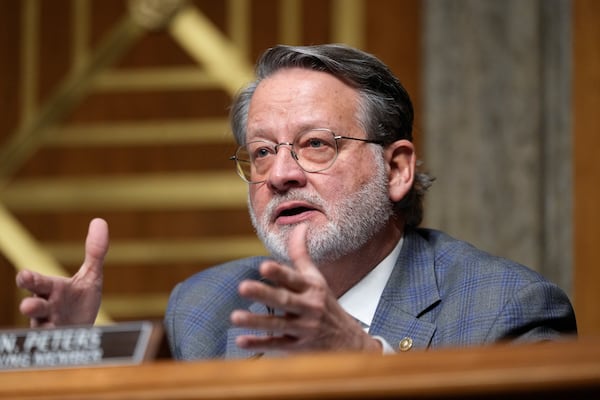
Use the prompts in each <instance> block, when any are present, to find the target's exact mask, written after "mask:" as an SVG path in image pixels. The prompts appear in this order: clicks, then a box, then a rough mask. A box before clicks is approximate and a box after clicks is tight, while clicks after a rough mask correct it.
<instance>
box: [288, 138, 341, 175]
mask: <svg viewBox="0 0 600 400" xmlns="http://www.w3.org/2000/svg"><path fill="white" fill-rule="evenodd" d="M294 151H295V152H296V155H297V156H298V160H297V161H298V164H299V165H300V166H301V167H302V169H304V170H305V171H306V172H317V171H322V170H324V169H327V168H329V167H330V166H331V164H333V162H334V161H335V158H336V156H337V143H336V141H335V139H334V135H333V132H331V131H330V130H327V129H313V130H310V131H306V132H303V133H302V134H300V135H299V136H298V137H297V138H296V140H295V141H294Z"/></svg>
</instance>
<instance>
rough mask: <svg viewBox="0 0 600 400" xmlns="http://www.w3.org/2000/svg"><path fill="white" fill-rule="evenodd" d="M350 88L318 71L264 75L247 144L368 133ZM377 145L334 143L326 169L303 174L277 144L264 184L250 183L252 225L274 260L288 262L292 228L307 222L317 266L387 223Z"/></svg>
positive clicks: (388, 203) (359, 243)
mask: <svg viewBox="0 0 600 400" xmlns="http://www.w3.org/2000/svg"><path fill="white" fill-rule="evenodd" d="M358 106H359V97H358V93H357V92H356V90H355V89H353V88H351V87H349V86H347V85H346V84H344V83H343V82H342V81H340V80H338V79H337V78H335V77H333V76H331V75H329V74H327V73H323V72H317V71H311V70H305V69H299V68H293V69H284V70H281V71H279V72H277V73H275V74H274V75H272V76H271V77H269V78H267V79H265V80H263V81H262V82H261V83H260V84H259V86H258V88H257V89H256V92H255V93H254V96H253V98H252V101H251V104H250V109H249V113H248V127H247V138H246V139H247V142H250V141H253V140H266V141H269V142H272V143H282V142H287V143H291V142H293V141H294V138H295V137H296V136H297V135H298V134H299V133H300V132H302V131H304V130H306V129H307V128H328V129H331V130H332V131H333V132H335V134H337V135H343V136H351V137H357V138H366V133H365V132H364V130H363V128H362V127H361V125H360V124H359V121H358V120H357V115H358ZM381 151H382V150H381V148H380V147H378V146H377V145H374V144H367V143H364V142H359V141H353V140H339V141H338V157H337V159H336V161H335V163H334V164H333V165H332V166H331V167H330V168H329V169H327V170H325V171H321V172H315V173H308V172H305V171H304V170H302V168H300V166H299V165H298V164H297V163H296V161H295V160H294V159H293V157H292V155H291V153H290V151H289V146H282V147H280V148H279V151H278V153H277V155H275V156H274V157H275V161H274V163H273V165H272V167H271V169H270V170H269V172H268V174H267V177H266V181H265V182H263V183H260V184H250V185H249V197H248V202H249V210H250V215H251V218H252V222H253V224H254V227H255V229H256V230H257V233H258V235H259V237H260V238H261V240H262V241H263V242H264V243H265V246H266V247H267V248H268V249H269V251H270V252H271V253H272V254H273V256H274V257H276V258H278V259H280V260H283V261H287V242H288V236H289V233H290V231H291V230H292V229H293V228H294V227H295V226H297V225H298V224H300V223H306V224H308V225H309V229H308V234H307V242H308V243H307V245H308V249H309V254H310V255H311V258H312V259H313V261H314V262H315V263H317V264H320V263H325V262H331V261H335V260H337V259H339V258H340V257H342V256H344V255H346V254H350V253H351V252H353V251H356V250H358V249H360V248H361V247H362V246H363V245H365V244H366V243H367V242H368V240H369V239H370V238H371V237H372V235H373V234H374V233H376V232H378V231H379V230H380V229H382V228H383V226H384V225H385V224H386V223H387V222H388V220H389V218H390V216H391V215H392V204H391V201H390V200H389V196H388V189H387V172H386V171H387V169H386V166H385V163H384V162H383V159H382V157H381Z"/></svg>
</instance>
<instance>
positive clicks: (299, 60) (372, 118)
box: [230, 44, 433, 226]
mask: <svg viewBox="0 0 600 400" xmlns="http://www.w3.org/2000/svg"><path fill="white" fill-rule="evenodd" d="M284 68H304V69H310V70H314V71H321V72H326V73H329V74H331V75H333V76H335V77H336V78H338V79H340V80H341V81H343V82H344V83H346V84H347V85H349V86H350V87H352V88H355V89H356V90H357V92H358V94H359V98H360V105H359V115H358V116H357V117H358V120H359V121H360V123H361V124H362V126H363V128H364V130H365V132H367V135H368V137H369V139H373V140H378V141H381V142H383V144H384V146H385V145H388V144H391V143H393V142H395V141H397V140H401V139H406V140H410V141H412V140H413V136H412V126H413V119H414V112H413V106H412V102H411V100H410V97H409V95H408V92H407V91H406V89H404V87H403V86H402V84H401V83H400V81H399V80H398V78H396V77H395V76H394V74H393V73H392V72H391V71H390V69H389V68H388V67H387V66H386V65H385V64H384V63H383V62H381V61H380V60H379V59H378V58H376V57H375V56H373V55H371V54H368V53H365V52H363V51H360V50H357V49H354V48H352V47H348V46H345V45H340V44H325V45H318V46H297V47H293V46H283V45H280V46H275V47H273V48H270V49H268V50H267V51H266V52H264V53H263V55H262V56H261V57H260V58H259V60H258V62H257V64H256V76H257V79H256V80H255V81H254V82H251V83H250V84H249V85H248V86H246V87H245V88H244V89H242V90H241V91H240V92H239V94H238V95H237V97H236V98H235V99H234V102H233V104H232V107H231V113H230V120H231V128H232V130H233V135H234V137H235V139H236V141H237V142H238V144H240V145H242V144H244V143H245V141H246V126H247V122H248V110H249V108H250V101H251V100H252V96H253V95H254V91H255V90H256V88H257V87H258V84H259V83H260V82H261V81H262V80H263V79H265V78H267V77H269V76H270V75H273V74H274V73H275V72H277V71H279V70H281V69H284ZM419 164H420V163H419ZM432 181H433V178H431V177H430V176H429V175H428V174H426V173H424V172H420V171H417V173H416V175H415V180H414V183H413V187H412V188H411V190H410V191H409V192H408V193H407V195H406V196H405V197H404V198H403V199H402V200H401V201H399V202H397V203H396V204H395V209H396V212H397V213H400V214H401V215H403V216H404V217H405V219H406V224H407V225H409V226H418V225H419V224H420V223H421V221H422V219H423V198H424V196H425V192H426V191H427V189H428V188H429V186H431V183H432Z"/></svg>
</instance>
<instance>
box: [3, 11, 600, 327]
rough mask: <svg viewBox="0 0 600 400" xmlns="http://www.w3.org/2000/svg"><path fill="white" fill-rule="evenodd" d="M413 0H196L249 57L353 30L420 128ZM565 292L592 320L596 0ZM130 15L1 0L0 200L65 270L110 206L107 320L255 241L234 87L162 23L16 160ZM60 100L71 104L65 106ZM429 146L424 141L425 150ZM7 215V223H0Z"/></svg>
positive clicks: (13, 305)
mask: <svg viewBox="0 0 600 400" xmlns="http://www.w3.org/2000/svg"><path fill="white" fill-rule="evenodd" d="M425 4H426V3H425V2H421V1H417V0H370V1H360V0H347V1H343V0H326V1H321V0H260V1H244V0H228V1H210V0H204V1H200V0H196V1H192V2H191V5H192V6H193V7H194V8H195V10H197V11H200V12H201V13H202V15H204V16H205V17H207V18H208V20H209V21H210V23H211V24H212V25H213V26H214V27H215V28H216V31H217V32H219V33H220V34H221V36H222V37H223V38H225V39H226V40H227V41H228V43H231V44H232V45H234V46H235V48H236V49H239V51H240V53H241V54H242V56H243V59H244V60H245V61H246V63H247V65H252V63H253V61H254V60H255V59H256V58H257V57H258V55H259V54H260V53H261V52H262V51H263V50H265V49H266V48H268V47H270V46H272V45H274V44H276V43H290V44H315V43H324V42H346V43H349V44H352V45H355V46H358V47H361V48H363V49H365V50H367V51H369V52H372V53H375V54H376V55H378V56H379V57H380V58H381V59H382V60H383V61H384V62H386V63H387V64H388V65H390V67H391V68H392V69H393V70H394V72H395V73H396V74H397V75H398V76H399V77H400V79H401V80H402V82H403V83H404V84H405V86H406V87H407V89H408V91H409V92H410V93H411V95H412V97H413V100H414V102H415V106H416V109H417V126H416V131H417V139H416V140H417V147H418V148H419V144H420V143H421V141H422V137H423V136H422V135H426V134H427V132H423V130H422V129H421V125H420V124H421V123H420V121H421V118H420V112H421V111H422V108H421V106H420V104H421V98H422V95H423V94H422V92H421V91H422V89H421V80H422V76H421V75H422V72H421V71H422V69H423V68H422V65H421V63H422V57H421V42H422V35H423V32H424V29H423V26H422V18H421V17H422V13H423V10H424V7H425ZM571 4H572V15H573V53H572V54H573V55H572V56H573V110H572V111H573V121H574V122H573V143H574V154H573V155H572V157H573V169H574V177H573V180H574V188H575V189H574V210H575V211H574V212H575V213H574V218H573V232H574V238H573V242H574V258H575V260H574V261H575V262H574V282H575V290H574V300H575V305H576V311H577V315H578V320H579V324H580V328H581V330H582V332H583V333H584V334H598V333H600V313H599V312H598V311H597V304H599V303H600V294H599V292H600V291H599V290H598V284H597V282H598V281H600V272H599V271H598V268H596V267H595V262H594V261H595V257H594V254H593V251H594V245H595V241H596V240H597V239H598V238H600V228H599V226H600V216H599V215H598V211H597V204H600V189H599V186H600V185H598V179H599V178H598V177H600V161H599V160H600V158H599V157H598V156H597V153H598V151H599V150H600V138H599V135H598V130H599V128H600V127H599V126H598V118H597V114H598V110H599V106H600V44H599V40H598V39H599V38H600V30H599V28H598V27H597V23H596V20H597V18H598V17H599V16H600V5H599V4H598V3H597V2H594V1H593V0H573V1H572V2H571ZM127 15H128V11H127V2H125V1H121V0H53V1H39V0H23V1H18V0H5V1H0V27H1V28H0V29H2V33H1V34H0V146H1V147H0V155H1V156H2V157H3V159H0V205H3V206H5V207H6V209H7V210H8V211H9V212H10V216H12V217H13V218H15V220H16V221H17V222H18V224H20V225H21V226H22V227H23V228H25V229H26V231H27V232H29V233H30V234H31V235H32V237H33V238H34V239H35V241H36V242H37V243H38V244H39V246H40V248H41V249H43V250H44V251H48V252H49V253H50V254H52V255H53V256H54V257H55V258H56V260H57V261H58V262H59V263H60V264H61V265H63V266H64V267H65V269H66V271H67V272H68V273H72V272H73V271H75V270H76V269H77V268H78V267H79V265H80V262H81V258H82V253H83V249H82V246H83V238H84V237H85V232H86V229H87V224H88V222H89V220H90V219H91V218H93V217H95V216H100V217H103V218H105V219H106V220H107V221H108V222H109V225H110V230H111V250H110V253H109V256H108V258H107V263H106V268H105V288H104V293H105V296H104V302H103V306H104V308H105V311H107V312H108V313H109V314H110V316H111V317H112V318H114V319H115V320H129V319H140V318H151V319H155V318H161V316H162V315H163V312H164V307H165V305H166V300H167V296H168V293H169V291H170V290H171V289H172V288H173V286H174V285H175V284H176V283H177V282H179V281H181V280H183V279H185V278H186V277H188V276H190V275H191V274H193V273H194V272H196V271H199V270H201V269H202V268H205V267H207V266H210V265H214V264H216V263H218V262H221V261H225V260H229V259H232V258H237V257H242V256H245V255H250V254H256V253H260V252H264V250H263V249H262V246H261V245H260V243H259V242H258V240H257V239H256V238H255V237H254V234H253V232H252V228H251V226H250V223H249V219H248V216H247V212H246V206H245V184H243V182H242V181H241V180H239V178H237V176H236V175H235V173H234V170H233V165H232V164H231V162H230V161H229V160H228V157H229V156H230V155H231V154H232V153H233V151H234V148H235V146H234V144H233V142H232V140H231V139H230V137H229V130H228V127H227V123H226V116H227V107H228V105H229V103H230V100H231V95H232V91H231V89H229V88H228V87H227V86H226V85H225V84H224V82H222V81H219V79H217V78H215V76H214V75H213V74H211V72H210V71H209V70H207V68H206V67H207V66H206V65H203V64H202V63H199V62H198V61H197V60H196V59H194V57H193V56H192V55H191V54H190V53H189V52H187V51H186V50H185V49H184V48H183V47H182V46H181V43H179V42H178V40H177V39H176V38H175V37H174V36H173V35H172V34H171V33H170V32H169V31H168V30H167V29H162V30H157V31H146V32H143V33H142V34H141V35H139V37H138V38H136V40H133V41H132V43H131V46H130V47H129V48H128V49H127V50H126V51H125V52H124V54H123V56H122V57H117V58H116V61H115V64H114V66H112V67H110V68H107V69H106V70H103V71H102V72H101V73H99V74H98V76H97V77H96V79H95V80H94V81H93V82H91V83H90V84H89V85H88V89H89V90H88V92H87V95H86V96H84V97H82V98H81V99H79V100H78V101H77V102H76V103H75V104H74V106H73V107H71V108H68V109H66V108H63V110H64V115H61V117H60V118H57V119H56V121H53V123H47V124H44V123H43V121H41V122H42V123H41V127H40V128H39V129H38V130H37V131H36V132H37V135H34V136H35V137H36V139H35V140H34V141H33V143H29V146H30V153H28V155H27V157H23V159H22V160H21V161H18V162H14V161H13V160H12V158H11V162H10V163H9V162H8V161H7V160H8V159H9V158H10V157H9V156H10V154H9V153H7V152H2V150H6V149H9V148H10V146H11V143H12V142H13V140H14V138H15V137H18V135H19V132H22V131H23V129H24V127H27V126H31V125H30V124H31V122H32V121H34V122H36V121H37V122H39V119H40V115H42V112H43V111H44V110H45V109H46V108H45V107H49V105H52V104H53V103H52V102H53V100H54V99H55V96H56V93H58V92H59V91H60V90H61V88H62V87H63V86H62V85H64V82H65V81H66V80H67V79H68V77H69V76H71V75H70V74H72V73H73V71H77V69H78V68H80V67H81V66H82V65H85V63H86V62H88V61H89V60H90V58H91V57H92V56H93V54H94V52H95V51H97V50H98V49H99V48H100V47H101V44H102V43H103V40H105V38H106V37H107V36H108V35H109V34H110V33H111V32H113V31H114V29H115V27H116V26H118V24H119V22H120V21H122V20H123V18H124V17H126V16H127ZM67 111H68V112H67ZM425 157H426V155H425ZM3 234H4V235H6V230H5V229H3V227H2V226H0V235H3ZM14 267H15V263H14V262H13V261H11V260H9V258H8V257H7V255H6V254H4V255H2V254H0V282H2V288H3V290H2V291H1V292H0V325H2V326H16V325H24V324H25V323H26V322H25V321H24V320H23V319H22V318H21V317H19V315H18V312H17V305H18V302H19V298H20V296H21V295H22V294H21V293H18V291H17V290H16V288H15V286H14V274H15V269H14Z"/></svg>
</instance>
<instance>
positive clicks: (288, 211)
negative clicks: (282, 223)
mask: <svg viewBox="0 0 600 400" xmlns="http://www.w3.org/2000/svg"><path fill="white" fill-rule="evenodd" d="M312 210H314V208H309V207H293V208H288V209H285V210H282V211H281V212H280V213H279V215H278V216H279V217H292V216H294V215H298V214H302V213H304V212H308V211H312Z"/></svg>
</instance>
